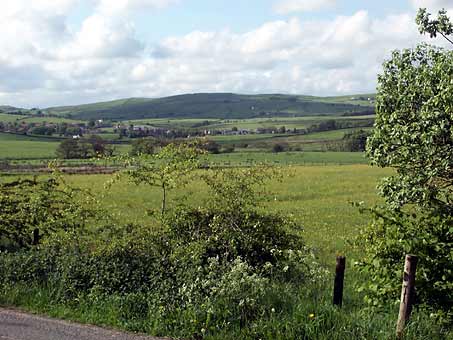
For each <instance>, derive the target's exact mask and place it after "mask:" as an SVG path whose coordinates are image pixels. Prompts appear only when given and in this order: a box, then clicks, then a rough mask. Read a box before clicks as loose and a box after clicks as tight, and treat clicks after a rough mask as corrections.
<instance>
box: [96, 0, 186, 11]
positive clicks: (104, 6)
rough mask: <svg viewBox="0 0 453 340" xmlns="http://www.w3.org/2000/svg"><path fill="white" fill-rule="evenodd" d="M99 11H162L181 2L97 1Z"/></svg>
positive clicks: (153, 0) (149, 0)
mask: <svg viewBox="0 0 453 340" xmlns="http://www.w3.org/2000/svg"><path fill="white" fill-rule="evenodd" d="M97 2H98V8H97V9H98V11H99V12H101V13H104V14H108V15H112V14H123V15H124V13H126V12H131V11H137V10H146V9H162V8H165V7H168V6H170V5H174V4H177V3H179V0H115V1H112V0H97Z"/></svg>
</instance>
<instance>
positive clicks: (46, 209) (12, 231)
mask: <svg viewBox="0 0 453 340" xmlns="http://www.w3.org/2000/svg"><path fill="white" fill-rule="evenodd" d="M79 194H80V192H79V191H77V190H74V189H72V188H70V187H67V186H64V185H62V183H61V181H59V179H58V177H55V176H54V177H51V178H50V179H42V180H39V179H37V178H34V179H31V180H29V179H19V180H17V181H13V182H7V183H2V184H0V242H1V243H0V250H2V249H9V250H15V249H21V248H29V247H31V246H32V245H36V244H38V243H39V241H40V240H41V239H42V238H46V237H48V236H49V235H51V234H54V233H55V232H58V231H62V230H65V231H68V230H80V229H83V228H84V227H85V225H86V221H87V219H88V218H90V217H92V216H93V215H94V214H95V212H94V211H93V210H92V209H90V208H88V203H93V202H82V201H80V200H79V198H80V195H79ZM84 199H85V200H90V198H89V197H85V198H84Z"/></svg>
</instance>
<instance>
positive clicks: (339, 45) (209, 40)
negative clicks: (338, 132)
mask: <svg viewBox="0 0 453 340" xmlns="http://www.w3.org/2000/svg"><path fill="white" fill-rule="evenodd" d="M419 7H425V8H427V9H428V11H430V12H435V11H437V10H438V9H440V8H447V9H449V8H452V9H453V0H380V1H374V0H360V1H359V0H229V1H227V0H14V1H9V0H8V1H6V0H1V1H0V20H1V21H2V25H1V28H0V50H1V51H2V53H1V54H0V105H2V104H4V105H14V106H20V107H41V108H45V107H50V106H57V105H73V104H82V103H89V102H96V101H106V100H113V99H119V98H126V97H151V98H154V97H162V96H170V95H176V94H182V93H195V92H234V93H290V94H309V95H321V96H327V95H348V94H355V93H369V92H375V89H376V82H377V80H376V79H377V75H378V74H379V72H380V71H381V65H382V63H383V62H384V61H385V60H386V59H388V58H389V57H390V53H391V51H392V50H394V49H402V48H406V47H408V48H410V47H414V46H415V45H416V44H417V43H419V42H421V41H428V40H429V39H428V37H422V36H420V35H419V33H418V30H417V27H416V25H415V23H414V19H415V15H416V12H417V9H418V8H419ZM449 13H453V12H449ZM430 42H431V43H434V44H437V45H443V42H442V41H441V40H431V41H430Z"/></svg>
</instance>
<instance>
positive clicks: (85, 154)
mask: <svg viewBox="0 0 453 340" xmlns="http://www.w3.org/2000/svg"><path fill="white" fill-rule="evenodd" d="M113 151H114V150H113V148H111V147H109V146H108V145H107V143H106V141H105V140H103V139H102V137H100V136H98V135H90V136H88V137H85V138H72V139H65V140H63V141H62V142H61V143H60V145H59V146H58V148H57V152H56V153H57V157H58V158H61V159H87V158H92V157H97V156H111V155H112V154H113Z"/></svg>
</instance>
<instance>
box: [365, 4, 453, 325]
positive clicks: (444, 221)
mask: <svg viewBox="0 0 453 340" xmlns="http://www.w3.org/2000/svg"><path fill="white" fill-rule="evenodd" d="M444 14H445V12H443V11H441V12H440V19H439V20H438V21H436V22H435V23H433V22H431V21H429V20H428V18H429V14H427V13H426V11H424V10H421V11H420V12H419V15H418V17H417V23H418V24H419V25H420V31H421V32H422V33H423V32H428V33H430V34H431V35H432V36H435V33H436V32H439V33H440V32H442V33H444V34H445V35H446V34H449V33H450V32H451V31H450V28H451V23H450V22H449V21H446V18H445V16H444ZM452 74H453V52H452V51H447V50H444V49H441V48H436V47H432V46H428V45H426V44H422V45H420V46H418V47H416V48H415V49H405V50H402V51H394V52H393V54H392V58H391V59H390V60H388V61H387V62H385V63H384V67H383V72H382V74H381V75H379V77H378V83H379V85H378V95H377V97H376V111H377V116H376V123H375V128H374V130H373V134H372V136H371V137H370V138H369V140H368V144H367V154H368V156H369V157H370V159H371V161H372V164H374V165H378V166H380V167H392V168H394V169H395V172H396V173H395V175H394V176H391V177H389V178H387V179H385V180H384V181H383V182H382V183H381V184H380V194H381V195H382V196H383V197H384V198H385V201H386V205H385V206H383V207H378V208H375V209H373V210H372V212H373V214H374V216H375V218H374V220H373V223H372V225H371V226H370V228H368V229H367V230H366V231H365V232H364V233H363V234H362V237H361V241H362V242H363V243H364V245H365V249H366V253H365V256H364V258H363V261H362V265H363V267H362V268H363V270H364V271H366V272H367V274H368V275H370V276H371V278H372V280H373V281H374V282H373V284H370V285H366V286H365V287H364V288H365V289H366V290H367V293H368V294H367V298H368V299H369V301H370V302H372V303H373V304H383V303H384V302H385V301H386V300H388V299H395V300H397V299H398V294H399V292H398V291H399V286H400V280H401V265H402V263H403V259H404V255H405V254H407V253H413V254H416V255H419V257H420V262H419V266H418V267H419V269H418V274H417V295H418V302H420V303H425V304H426V305H428V306H430V307H431V308H435V309H436V310H437V311H438V312H439V313H440V311H441V310H443V311H447V314H448V313H451V311H452V308H453V217H452V216H453V114H452V113H453V82H452ZM451 316H452V315H451V314H450V317H451ZM447 319H448V315H447Z"/></svg>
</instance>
